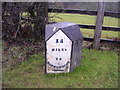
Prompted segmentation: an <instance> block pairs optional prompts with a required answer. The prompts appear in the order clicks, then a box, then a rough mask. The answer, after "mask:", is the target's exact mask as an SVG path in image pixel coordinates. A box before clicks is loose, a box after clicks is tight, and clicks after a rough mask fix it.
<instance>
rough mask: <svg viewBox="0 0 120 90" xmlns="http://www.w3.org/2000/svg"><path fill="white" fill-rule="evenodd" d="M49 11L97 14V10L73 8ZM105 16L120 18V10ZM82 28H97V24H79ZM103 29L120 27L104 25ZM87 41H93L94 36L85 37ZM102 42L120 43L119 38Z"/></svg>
mask: <svg viewBox="0 0 120 90" xmlns="http://www.w3.org/2000/svg"><path fill="white" fill-rule="evenodd" d="M48 12H53V13H71V14H87V15H97V11H91V10H89V11H88V10H71V9H52V8H49V9H48ZM104 16H110V17H115V18H120V13H119V12H105V14H104ZM52 23H56V22H49V24H52ZM78 25H79V27H80V28H86V29H95V25H84V24H78ZM102 30H106V31H118V32H119V31H120V27H107V26H103V27H102ZM84 40H85V41H93V40H94V39H93V38H90V37H84ZM100 42H110V43H119V42H120V40H119V39H100Z"/></svg>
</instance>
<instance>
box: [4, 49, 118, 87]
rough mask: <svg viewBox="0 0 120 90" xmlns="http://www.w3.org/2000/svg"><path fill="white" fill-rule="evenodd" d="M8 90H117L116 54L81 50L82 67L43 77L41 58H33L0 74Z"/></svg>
mask: <svg viewBox="0 0 120 90" xmlns="http://www.w3.org/2000/svg"><path fill="white" fill-rule="evenodd" d="M3 87H7V88H117V87H118V53H117V52H113V51H97V50H89V49H86V48H83V54H82V61H81V66H79V67H77V68H76V69H75V70H74V71H73V72H70V73H66V74H44V55H43V54H41V53H39V54H35V55H32V56H31V57H30V58H29V59H28V60H27V61H24V62H22V63H21V64H20V65H16V66H15V67H14V69H13V70H5V71H3Z"/></svg>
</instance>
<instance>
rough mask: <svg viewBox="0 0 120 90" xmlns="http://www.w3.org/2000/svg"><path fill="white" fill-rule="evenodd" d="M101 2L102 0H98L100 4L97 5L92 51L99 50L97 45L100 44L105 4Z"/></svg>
mask: <svg viewBox="0 0 120 90" xmlns="http://www.w3.org/2000/svg"><path fill="white" fill-rule="evenodd" d="M103 1H104V0H100V2H99V3H98V9H97V19H96V27H95V32H94V42H93V48H94V49H99V43H100V38H101V32H102V26H103V20H104V11H105V2H103Z"/></svg>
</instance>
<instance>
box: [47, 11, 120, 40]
mask: <svg viewBox="0 0 120 90" xmlns="http://www.w3.org/2000/svg"><path fill="white" fill-rule="evenodd" d="M49 15H50V17H53V18H51V19H50V21H54V22H72V23H77V24H86V25H95V23H96V16H90V15H80V14H65V13H59V14H57V13H50V14H49ZM118 20H120V19H118V18H112V17H104V25H103V26H110V27H118ZM81 32H82V34H83V36H84V37H93V36H94V30H93V29H91V30H90V29H83V28H81ZM118 34H120V32H114V31H102V38H107V39H111V38H116V37H117V38H120V37H119V36H118Z"/></svg>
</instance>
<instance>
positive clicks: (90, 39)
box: [48, 22, 120, 43]
mask: <svg viewBox="0 0 120 90" xmlns="http://www.w3.org/2000/svg"><path fill="white" fill-rule="evenodd" d="M52 23H56V22H48V24H52ZM78 25H79V27H81V28H87V29H95V26H94V25H83V24H78ZM103 30H107V31H120V28H116V27H103ZM84 40H85V41H91V42H92V41H93V40H94V39H93V38H90V37H84ZM100 41H101V42H110V43H119V42H120V40H119V39H116V40H115V39H113V40H112V39H100Z"/></svg>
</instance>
